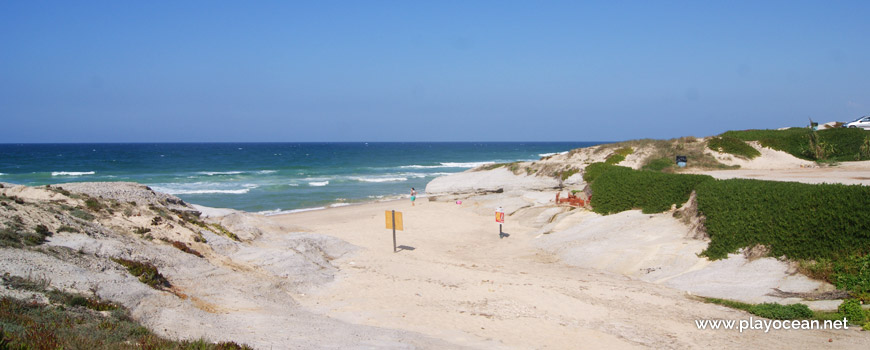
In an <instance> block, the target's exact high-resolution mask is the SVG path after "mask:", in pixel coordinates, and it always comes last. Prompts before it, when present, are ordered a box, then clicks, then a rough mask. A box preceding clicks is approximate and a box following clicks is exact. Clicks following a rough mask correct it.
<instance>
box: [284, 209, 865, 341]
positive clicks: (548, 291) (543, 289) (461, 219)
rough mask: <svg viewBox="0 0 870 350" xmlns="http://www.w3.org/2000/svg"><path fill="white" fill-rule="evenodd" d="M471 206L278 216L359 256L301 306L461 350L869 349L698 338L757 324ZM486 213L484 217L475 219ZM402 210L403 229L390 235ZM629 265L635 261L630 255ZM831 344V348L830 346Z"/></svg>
mask: <svg viewBox="0 0 870 350" xmlns="http://www.w3.org/2000/svg"><path fill="white" fill-rule="evenodd" d="M473 206H474V204H473V203H466V204H463V205H457V204H454V203H445V202H427V201H426V200H423V201H418V203H417V206H415V207H411V205H410V203H408V202H407V201H391V202H379V203H370V204H364V205H354V206H346V207H339V208H331V209H327V210H320V211H310V212H302V213H295V214H289V215H281V216H274V217H271V218H272V219H273V220H276V221H279V222H281V223H282V224H288V225H296V226H301V227H306V228H308V229H310V230H311V231H313V232H316V233H319V234H325V235H329V236H334V237H337V238H340V239H343V240H346V241H348V242H350V243H352V244H354V245H357V246H359V247H361V248H362V249H360V250H359V251H358V252H357V253H355V254H354V255H352V256H350V257H344V258H341V259H338V260H336V261H333V264H335V265H336V266H338V268H339V269H340V273H339V274H338V276H337V278H336V281H334V282H332V283H330V284H328V285H326V286H324V287H321V288H319V289H316V290H313V291H308V292H306V293H304V294H300V295H296V296H294V298H295V299H297V300H298V301H299V302H300V303H301V304H302V305H304V306H305V307H306V308H308V309H310V310H312V311H314V312H318V313H322V314H325V315H328V316H330V317H335V318H338V319H341V320H344V321H347V322H350V323H356V324H365V325H371V326H378V327H384V328H391V329H401V330H408V331H413V332H419V333H422V334H424V335H427V336H431V337H434V338H439V339H442V340H445V341H447V342H450V343H453V344H456V345H459V346H471V347H477V348H487V349H492V348H505V349H568V348H610V349H619V348H626V349H627V348H736V347H747V348H749V347H751V348H782V347H788V346H789V344H791V345H793V346H795V347H798V348H823V347H828V346H832V347H836V348H841V349H842V348H866V345H867V344H868V342H870V337H868V336H867V335H866V332H863V333H862V332H860V331H859V330H857V329H855V327H852V329H850V330H778V331H775V330H771V331H770V332H769V333H765V332H764V331H763V330H762V331H759V330H747V331H744V332H743V333H739V332H738V331H737V330H721V329H720V330H709V329H708V330H699V329H698V327H697V326H696V323H695V320H702V319H725V320H748V319H749V317H750V316H751V315H749V314H747V313H744V312H741V311H736V310H732V309H727V308H724V307H721V306H717V305H712V304H706V303H703V302H700V301H697V300H696V299H694V298H693V297H691V296H688V295H686V294H685V293H684V292H680V291H677V290H674V289H671V288H668V287H666V286H662V285H658V284H654V283H649V282H643V281H639V280H634V279H630V278H628V277H625V276H622V275H618V274H614V273H609V272H604V271H599V270H593V269H584V268H578V267H572V266H568V265H566V264H563V263H561V262H559V261H558V258H556V257H555V256H553V255H550V254H549V253H546V252H543V251H541V250H539V249H536V248H534V246H535V245H534V244H533V243H534V242H533V240H536V239H546V236H541V235H536V234H534V231H535V230H534V229H533V228H531V227H525V226H523V225H522V224H521V223H517V222H515V221H512V217H510V216H508V217H507V218H506V222H505V224H504V231H505V232H506V233H508V234H510V236H509V237H507V238H503V239H500V238H499V236H498V224H497V223H496V222H495V218H494V213H493V214H492V215H480V214H477V213H476V212H478V213H479V212H485V210H480V208H474V207H473ZM475 209H477V210H475ZM386 210H397V211H401V212H402V213H403V216H404V229H405V230H404V231H399V232H398V233H397V243H398V245H399V246H400V251H399V252H398V253H394V252H393V244H392V233H391V231H390V230H388V229H386V228H385V224H384V212H385V211H386ZM625 258H626V259H630V258H631V256H626V257H625ZM829 340H830V342H829Z"/></svg>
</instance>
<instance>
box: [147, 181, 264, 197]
mask: <svg viewBox="0 0 870 350" xmlns="http://www.w3.org/2000/svg"><path fill="white" fill-rule="evenodd" d="M161 185H163V186H161ZM161 185H155V186H151V188H153V189H154V190H155V191H158V192H163V193H168V194H173V195H175V194H213V193H220V194H245V193H248V192H250V191H251V190H252V189H255V188H257V187H259V186H258V185H255V184H242V188H238V185H236V184H227V183H215V182H194V183H179V184H172V183H170V184H161Z"/></svg>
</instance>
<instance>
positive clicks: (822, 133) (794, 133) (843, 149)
mask: <svg viewBox="0 0 870 350" xmlns="http://www.w3.org/2000/svg"><path fill="white" fill-rule="evenodd" d="M720 137H722V138H725V137H729V138H735V139H739V140H743V141H758V142H759V143H760V144H761V145H762V146H764V147H768V148H772V149H775V150H779V151H783V152H787V153H789V154H791V155H793V156H795V157H798V158H801V159H806V160H815V161H854V160H868V159H870V146H864V145H865V144H870V131H867V130H863V129H860V128H833V129H825V130H818V131H815V130H812V129H809V128H790V129H785V130H741V131H727V132H725V133H722V134H721V135H720ZM862 147H863V148H862Z"/></svg>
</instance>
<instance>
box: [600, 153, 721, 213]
mask: <svg viewBox="0 0 870 350" xmlns="http://www.w3.org/2000/svg"><path fill="white" fill-rule="evenodd" d="M593 165H594V164H593ZM590 166H591V165H590ZM588 169H589V168H588V167H587V171H588ZM588 174H589V172H587V175H588ZM590 177H591V178H592V179H593V181H592V183H591V185H590V186H591V188H592V193H593V196H592V209H593V210H594V211H595V212H597V213H600V214H612V213H618V212H621V211H625V210H630V209H642V210H643V212H644V213H659V212H663V211H666V210H668V209H670V208H671V205H676V206H677V207H679V206H681V205H682V204H683V203H685V202H686V201H687V200H688V199H689V194H690V193H691V192H692V190H693V189H694V188H695V186H696V185H697V184H698V183H701V182H703V181H710V180H712V179H713V178H712V177H710V176H707V175H679V174H666V173H659V172H653V171H637V170H632V169H630V168H626V167H620V166H612V165H605V166H596V168H595V169H593V172H592V175H591V176H590ZM587 181H589V180H587Z"/></svg>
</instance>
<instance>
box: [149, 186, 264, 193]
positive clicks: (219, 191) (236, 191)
mask: <svg viewBox="0 0 870 350" xmlns="http://www.w3.org/2000/svg"><path fill="white" fill-rule="evenodd" d="M152 188H153V189H154V190H155V191H157V192H163V193H168V194H172V195H175V194H208V193H223V194H245V193H248V192H250V191H251V189H250V188H245V189H241V190H182V189H172V188H163V187H156V186H153V187H152Z"/></svg>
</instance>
